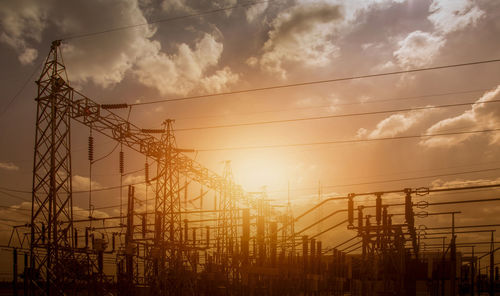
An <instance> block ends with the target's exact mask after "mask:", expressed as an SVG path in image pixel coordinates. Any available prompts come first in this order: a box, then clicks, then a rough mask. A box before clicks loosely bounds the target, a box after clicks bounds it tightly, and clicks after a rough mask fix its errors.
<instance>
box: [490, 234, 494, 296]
mask: <svg viewBox="0 0 500 296" xmlns="http://www.w3.org/2000/svg"><path fill="white" fill-rule="evenodd" d="M490 296H495V241H494V238H493V231H492V232H491V244H490Z"/></svg>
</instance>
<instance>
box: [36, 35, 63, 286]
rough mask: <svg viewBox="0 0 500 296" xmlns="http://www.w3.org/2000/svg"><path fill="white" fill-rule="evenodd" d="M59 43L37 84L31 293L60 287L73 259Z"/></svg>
mask: <svg viewBox="0 0 500 296" xmlns="http://www.w3.org/2000/svg"><path fill="white" fill-rule="evenodd" d="M59 44H60V42H59V41H55V42H54V43H52V47H51V50H50V53H49V55H48V57H47V60H46V61H45V65H44V67H43V70H42V73H41V75H40V78H39V80H38V81H37V84H38V95H37V98H36V101H37V118H36V136H35V155H34V164H33V192H32V194H33V195H32V214H31V224H30V225H31V248H30V253H31V268H32V270H33V271H35V270H36V271H37V274H39V276H40V277H37V276H36V275H35V272H33V273H32V275H31V277H32V283H33V285H32V289H33V290H44V291H45V292H46V294H51V292H52V290H54V289H58V288H62V287H63V286H62V283H65V282H66V281H65V277H66V276H67V275H68V271H67V267H66V263H67V262H68V261H69V260H71V259H72V257H73V253H72V252H71V248H72V245H73V244H72V236H73V227H72V220H73V212H72V191H71V188H72V187H71V151H70V130H71V129H70V121H71V112H72V108H71V104H68V103H67V100H68V99H69V100H71V91H72V90H71V88H70V87H69V86H68V85H67V84H66V83H65V77H66V72H65V67H64V65H63V64H62V63H60V61H59V56H60V51H59Z"/></svg>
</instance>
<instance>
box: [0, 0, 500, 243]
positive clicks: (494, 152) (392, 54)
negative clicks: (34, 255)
mask: <svg viewBox="0 0 500 296" xmlns="http://www.w3.org/2000/svg"><path fill="white" fill-rule="evenodd" d="M248 3H249V2H242V1H239V0H217V1H191V0H164V1H160V0H110V1H99V0H89V1H62V0H60V1H58V0H47V1H36V0H8V1H2V2H1V3H0V52H1V54H0V63H1V65H2V68H1V70H0V84H1V87H2V96H1V101H0V112H1V113H0V138H1V143H2V144H1V146H0V176H1V177H0V187H3V188H4V189H5V188H7V189H18V190H21V191H29V190H31V180H32V179H31V178H32V173H31V172H32V162H33V160H32V155H33V146H34V144H33V143H34V131H35V129H34V124H35V111H36V104H35V102H34V100H33V99H34V98H35V96H36V87H35V83H34V80H36V78H37V76H38V75H39V67H40V65H41V64H42V63H43V61H44V59H45V57H46V55H47V53H48V50H49V47H50V43H51V41H52V40H55V39H63V44H62V53H63V57H64V62H65V64H66V66H67V72H68V76H69V80H70V83H71V85H72V86H73V87H74V88H75V89H77V90H79V91H81V92H82V93H84V94H85V95H87V96H88V97H90V98H92V99H93V100H95V101H97V102H99V103H138V102H148V101H154V100H161V99H172V98H182V97H189V96H197V95H206V94H215V93H224V92H231V91H239V90H245V89H255V88H265V87H270V86H276V85H288V84H296V83H302V82H314V81H324V80H331V79H336V78H342V77H353V76H361V75H369V74H377V73H387V72H394V71H402V70H410V69H418V68H427V67H434V66H444V65H452V64H461V63H469V62H475V61H485V60H492V59H498V58H500V38H498V36H500V2H499V1H496V0H477V1H473V0H406V1H405V0H359V1H341V0H322V1H312V0H295V1H291V0H290V1H287V0H271V1H257V2H252V3H250V5H246V4H248ZM225 8H230V9H225ZM207 12H210V13H207ZM184 16H187V17H184ZM147 23H150V24H149V25H145V24H147ZM124 27H127V29H123V28H124ZM499 78H500V67H499V64H498V63H487V64H480V65H473V66H464V67H454V68H448V69H441V70H433V71H424V72H417V73H409V74H403V75H390V76H383V77H375V78H367V79H354V80H346V81H340V82H330V83H319V84H312V85H304V86H296V87H289V88H280V89H274V90H263V91H255V92H247V93H238V94H234V95H221V96H210V97H204V98H203V97H202V98H199V99H193V100H184V101H177V102H169V103H159V104H151V105H142V106H134V107H133V108H132V109H131V110H130V115H129V116H130V120H131V121H132V122H134V123H135V124H136V125H138V126H140V127H144V128H160V127H161V123H162V122H163V121H164V120H165V119H167V118H171V119H175V120H176V121H175V128H176V129H179V131H178V132H177V133H176V137H177V144H178V146H179V147H181V148H193V149H196V150H198V152H196V153H193V154H191V157H193V158H196V160H197V161H199V162H200V163H202V164H203V165H205V166H207V167H208V168H210V169H212V170H213V171H215V172H218V173H222V170H223V167H224V161H225V160H231V165H232V169H233V173H234V177H235V179H236V180H237V182H238V183H240V184H241V185H242V186H243V187H244V188H245V189H246V190H248V191H258V190H263V186H266V187H265V189H266V190H267V192H268V195H269V196H271V197H272V199H274V200H276V203H280V202H282V201H285V200H286V198H287V193H286V192H287V186H288V184H290V192H291V199H292V200H294V205H295V206H296V207H297V209H296V210H297V211H298V212H300V210H301V209H303V208H304V207H305V206H309V205H312V204H314V203H315V202H316V201H317V192H318V184H319V183H320V184H321V187H322V190H321V191H322V195H323V198H324V197H326V196H331V195H336V194H345V193H348V192H366V191H377V190H384V189H402V188H405V187H413V188H415V187H433V186H434V187H438V186H448V185H450V184H454V185H457V186H460V185H463V184H464V183H467V184H487V183H494V182H496V181H498V180H499V178H500V160H499V156H500V149H499V147H500V133H498V132H495V131H491V130H495V129H498V128H500V104H499V103H497V102H496V101H497V100H500V88H499V86H500V79H499ZM25 83H26V85H25ZM24 85H25V86H24ZM462 103H463V104H462ZM450 104H461V105H460V106H454V107H446V108H433V107H439V106H442V105H450ZM414 108H416V110H408V109H414ZM401 109H406V110H405V111H400V112H397V111H395V112H381V113H377V114H364V115H360V114H357V115H354V116H345V117H337V118H332V116H334V115H341V114H353V113H367V112H368V113H369V112H373V111H387V110H401ZM120 115H122V116H124V117H126V116H128V110H127V111H123V112H121V113H120ZM311 117H326V118H322V119H314V120H300V121H288V120H289V119H299V118H301V119H303V118H311ZM280 120H285V121H286V122H278V123H267V124H257V125H245V126H237V127H218V128H210V129H205V128H206V127H214V126H221V125H223V126H224V125H232V124H240V123H255V122H260V123H262V122H268V121H280ZM191 128H201V129H191ZM485 130H486V131H489V132H480V133H467V134H463V133H462V134H456V135H452V136H441V137H421V138H419V137H413V138H409V139H399V140H397V139H393V140H391V139H389V140H382V141H373V140H374V139H380V138H393V137H400V136H418V135H428V134H441V133H454V132H464V131H485ZM72 132H73V136H72V154H73V174H74V185H75V190H85V189H86V188H88V183H89V178H88V172H89V164H88V161H87V160H86V159H87V156H86V149H87V147H86V142H87V136H88V134H89V130H88V128H86V127H83V126H81V125H79V124H77V123H75V124H74V125H73V131H72ZM344 140H355V141H354V142H350V143H343V144H342V143H340V144H339V143H325V142H339V141H344ZM306 143H316V144H314V145H295V144H306ZM290 144H291V146H290ZM114 146H115V143H113V142H112V141H111V140H109V139H107V138H104V137H100V136H96V150H95V154H96V157H97V156H102V155H106V154H107V153H109V152H110V151H111V150H112V149H113V147H114ZM262 146H272V147H262ZM249 147H254V148H250V149H248V148H249ZM255 147H261V148H258V149H257V148H255ZM226 148H237V149H228V150H225V149H226ZM241 148H247V149H241ZM118 150H119V149H118ZM118 150H116V151H115V152H113V153H112V154H111V155H110V156H109V157H108V158H106V159H104V160H103V161H100V162H98V163H96V164H95V165H93V168H92V170H93V176H94V177H93V178H92V182H93V184H94V187H99V186H101V187H107V186H116V185H118V184H119V183H120V176H119V171H118V161H117V159H118V156H117V153H118ZM124 151H125V155H126V168H125V170H126V171H127V172H132V171H136V170H140V169H141V168H143V165H144V162H145V157H144V156H141V155H139V154H136V153H133V152H132V151H130V150H127V148H124ZM142 179H143V176H142V172H139V173H135V174H129V175H127V176H126V177H124V180H123V181H124V182H133V181H137V180H139V181H140V180H142ZM77 187H78V188H77ZM4 189H2V190H3V191H0V193H1V198H2V203H1V204H2V206H4V207H10V206H12V207H13V208H3V209H2V211H3V212H5V213H10V214H9V215H13V214H12V213H13V212H15V214H16V215H18V216H16V217H13V218H12V219H11V220H13V221H18V220H23V219H24V220H25V219H26V214H27V213H28V212H22V211H17V210H15V209H18V208H20V209H23V208H25V209H28V208H29V203H26V202H28V200H29V199H30V195H29V194H25V193H22V192H17V193H16V192H12V191H5V190H4ZM150 189H151V188H150ZM496 193H498V192H496ZM141 194H144V195H145V190H143V191H141ZM478 194H482V195H484V196H486V197H493V195H494V194H495V191H492V190H490V191H486V192H480V193H475V194H474V196H472V195H469V196H467V198H471V197H477V196H478ZM193 195H195V193H193ZM460 197H464V195H460ZM150 198H151V195H150ZM445 198H452V197H450V196H448V197H444V196H443V197H436V199H439V200H444V199H445ZM454 198H458V197H454ZM464 198H465V197H464ZM23 200H24V201H23ZM94 200H95V201H94V205H95V206H96V207H103V206H106V205H116V204H117V202H118V201H119V192H118V191H112V192H107V193H106V194H101V195H99V194H96V196H95V198H94ZM74 203H75V205H76V206H78V207H80V208H81V209H85V208H86V204H87V195H82V194H75V197H74ZM339 206H341V205H339ZM14 208H15V209H14ZM493 208H494V207H493V204H490V205H489V206H488V207H482V206H481V207H478V208H476V209H475V211H470V210H469V212H467V213H464V214H463V215H461V217H464V218H463V219H464V220H463V223H469V222H465V221H472V220H466V219H476V218H477V217H480V216H482V217H485V216H488V215H486V214H487V213H490V214H491V211H492V209H493ZM497 209H498V208H497ZM439 210H442V209H436V211H439ZM116 211H117V209H107V210H104V212H103V213H102V214H103V215H106V214H116V213H117V212H116ZM430 211H432V210H430ZM488 211H489V212H488ZM493 213H494V211H493ZM23 215H24V216H23ZM9 219H10V218H9ZM443 219H445V218H443ZM446 219H447V218H446ZM4 222H5V224H15V223H16V222H12V221H4ZM333 222H334V221H330V222H325V224H332V223H333ZM498 222H499V221H496V223H498ZM2 227H7V226H5V225H4V226H2ZM3 229H5V228H3ZM4 235H5V234H4Z"/></svg>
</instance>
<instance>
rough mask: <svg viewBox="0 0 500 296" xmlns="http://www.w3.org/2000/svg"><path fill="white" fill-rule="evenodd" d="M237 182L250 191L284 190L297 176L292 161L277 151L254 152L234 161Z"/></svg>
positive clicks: (233, 166)
mask: <svg viewBox="0 0 500 296" xmlns="http://www.w3.org/2000/svg"><path fill="white" fill-rule="evenodd" d="M232 168H233V173H234V176H235V180H236V182H237V183H239V184H241V185H242V186H243V188H244V189H245V190H248V191H261V190H263V189H264V186H265V189H266V190H267V191H272V190H283V189H284V188H286V187H287V183H288V181H289V180H290V179H293V178H294V176H295V171H296V169H295V168H294V167H293V165H292V163H290V162H288V161H287V159H286V158H285V157H284V156H283V155H280V154H279V153H276V152H267V151H265V152H262V151H260V152H259V153H257V152H256V153H252V155H250V156H249V157H245V158H238V161H234V162H233V163H232Z"/></svg>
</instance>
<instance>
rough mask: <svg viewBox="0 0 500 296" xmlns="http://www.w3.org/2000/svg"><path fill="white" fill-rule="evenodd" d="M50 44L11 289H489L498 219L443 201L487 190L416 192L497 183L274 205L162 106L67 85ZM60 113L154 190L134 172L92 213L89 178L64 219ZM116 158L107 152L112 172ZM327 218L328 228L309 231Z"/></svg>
mask: <svg viewBox="0 0 500 296" xmlns="http://www.w3.org/2000/svg"><path fill="white" fill-rule="evenodd" d="M60 45H61V42H60V41H54V42H53V43H52V46H51V49H50V53H49V55H48V57H47V59H46V61H45V63H44V66H43V69H42V71H41V74H40V77H39V78H38V79H37V81H36V83H37V85H38V94H37V97H36V105H37V115H36V116H37V117H36V139H35V147H34V163H33V187H32V210H31V219H30V221H29V223H27V224H25V225H16V226H15V227H14V228H13V230H12V235H11V240H10V242H9V246H8V248H9V250H11V252H12V255H13V267H12V270H13V273H14V279H13V283H12V291H13V295H137V296H139V295H353V296H354V295H360V296H361V295H363V296H369V295H380V296H382V295H384V296H388V295H408V296H418V295H433V296H434V295H435V296H438V295H484V294H488V295H495V293H499V292H500V281H499V278H498V266H496V264H495V252H496V251H497V250H498V247H497V246H498V242H495V230H496V229H498V227H499V226H500V225H498V224H480V225H478V224H470V225H464V224H460V225H456V223H455V215H458V214H460V212H459V211H456V210H455V209H454V207H455V206H457V205H459V204H471V205H474V206H476V205H481V206H484V205H487V204H490V203H495V202H498V201H500V198H488V199H474V200H457V201H446V202H440V201H433V200H431V199H429V198H428V197H429V195H430V194H433V193H440V192H448V193H450V194H455V193H458V192H464V191H473V190H479V189H487V188H497V187H500V184H490V185H477V186H467V187H463V186H459V187H448V188H438V189H434V188H399V189H395V190H394V188H391V189H393V190H387V191H374V192H357V193H351V194H348V195H346V196H335V197H328V198H326V199H323V200H322V201H321V202H318V203H316V204H312V205H311V206H310V208H309V209H308V210H306V211H304V212H302V213H294V212H293V211H292V208H291V205H290V202H288V205H287V206H286V207H284V208H280V209H279V210H276V209H275V208H274V207H273V205H272V203H271V202H270V201H269V200H268V199H267V196H266V193H265V192H245V191H244V190H243V189H242V187H241V186H240V185H238V184H236V182H235V181H234V177H233V173H232V170H231V163H230V162H229V161H227V162H226V163H225V166H224V170H223V171H222V172H221V173H216V172H213V171H211V170H209V169H207V168H205V167H204V166H203V165H202V164H200V163H198V162H196V161H195V160H193V158H191V157H190V156H189V154H190V152H191V151H190V150H189V149H183V148H180V147H177V145H176V140H175V131H174V120H173V119H166V120H165V121H164V122H163V128H161V129H144V128H140V127H138V126H136V125H134V124H133V123H132V122H130V121H129V120H128V119H125V118H123V117H121V116H119V115H117V114H116V112H115V110H117V109H127V108H128V106H127V104H99V103H98V102H96V101H94V100H93V99H91V98H88V97H86V96H85V95H84V94H82V93H80V92H78V91H76V90H75V89H73V88H72V87H71V86H70V85H69V81H68V79H67V76H66V68H65V64H64V62H63V60H62V59H61V54H60ZM73 122H76V123H78V124H81V125H84V126H86V127H88V129H89V130H90V135H89V136H88V161H89V163H90V165H92V163H93V161H94V146H95V145H98V143H97V141H96V139H95V138H94V135H96V134H101V135H103V136H105V137H107V138H109V139H110V140H112V141H114V142H116V143H117V144H118V145H119V146H120V147H127V148H128V149H131V150H134V151H136V152H137V153H139V154H141V155H143V156H144V157H145V159H146V162H145V165H144V178H143V181H142V182H141V183H140V184H146V186H149V187H150V188H151V189H152V190H153V192H154V195H153V197H150V199H152V200H154V207H153V208H149V209H148V208H147V206H146V207H144V203H145V201H144V200H141V199H140V198H138V197H137V196H136V193H135V190H136V188H135V187H136V185H121V188H122V189H123V192H124V195H125V196H126V198H125V200H124V202H123V204H122V205H121V206H122V207H121V208H123V209H124V210H123V212H122V213H120V215H118V216H109V217H105V218H99V217H95V216H93V211H92V202H91V199H92V192H91V190H89V211H88V217H87V218H84V219H80V218H75V216H74V213H73V200H72V198H73V188H72V166H71V161H72V157H71V137H81V135H75V134H71V126H72V123H73ZM125 161H126V160H125V154H124V153H123V152H122V151H120V152H119V170H120V173H121V174H123V173H124V162H125ZM96 190H102V188H101V189H96ZM388 196H391V198H386V197H388ZM395 197H396V198H395ZM333 202H335V203H337V205H338V207H337V210H335V211H328V212H327V211H325V210H323V216H322V217H321V218H320V219H316V220H315V219H313V218H314V215H315V214H316V213H317V211H320V210H321V209H322V208H325V205H328V204H329V203H333ZM438 206H445V208H446V210H443V209H444V207H438ZM433 215H437V216H443V219H445V220H446V221H448V223H447V225H445V226H442V225H440V226H438V227H432V226H430V225H427V226H423V225H421V224H422V223H420V222H419V221H420V220H421V219H424V218H426V217H428V216H433ZM311 217H313V218H311ZM305 218H309V219H308V221H313V222H312V223H309V222H308V225H307V226H305V227H303V226H301V227H300V228H299V227H298V226H297V225H298V224H297V223H298V222H300V221H303V220H302V219H305ZM330 218H334V220H331V219H330ZM335 219H336V220H335ZM328 221H330V222H328ZM331 221H335V223H333V222H331ZM327 222H328V223H332V225H331V227H323V228H322V229H321V231H320V232H318V231H316V226H317V225H319V224H322V223H325V225H326V223H327ZM328 225H330V224H328ZM338 229H344V230H347V231H348V232H347V233H349V236H345V237H342V238H341V240H342V242H341V243H339V244H337V245H328V246H327V245H326V244H324V242H322V240H321V239H322V238H325V237H328V236H331V235H336V234H335V230H338ZM471 232H474V233H478V234H481V235H482V237H483V238H484V239H483V240H482V241H477V242H466V243H463V242H461V236H462V235H463V234H466V233H471ZM343 233H345V232H343ZM479 246H481V247H482V249H481V250H483V251H478V248H479ZM475 247H476V249H475ZM485 247H486V248H485ZM484 250H486V251H484ZM481 264H482V267H481ZM485 266H486V268H485Z"/></svg>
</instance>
